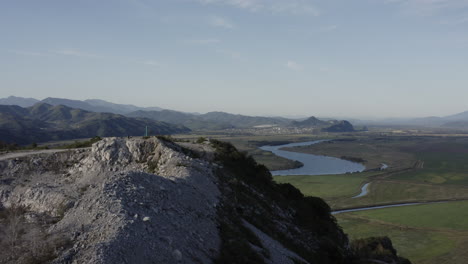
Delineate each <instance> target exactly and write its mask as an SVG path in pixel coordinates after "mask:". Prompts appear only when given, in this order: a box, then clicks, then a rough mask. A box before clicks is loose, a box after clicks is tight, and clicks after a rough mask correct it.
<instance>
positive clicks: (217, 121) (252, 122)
mask: <svg viewBox="0 0 468 264" xmlns="http://www.w3.org/2000/svg"><path fill="white" fill-rule="evenodd" d="M127 116H130V117H145V118H150V119H153V120H158V121H164V122H169V123H173V124H181V125H184V126H187V127H189V128H190V129H193V130H220V129H227V128H247V127H254V126H259V125H285V124H288V123H289V122H290V120H289V119H286V118H281V117H261V116H245V115H235V114H229V113H224V112H209V113H206V114H201V115H196V114H189V113H183V112H178V111H171V110H163V111H136V112H132V113H129V114H127Z"/></svg>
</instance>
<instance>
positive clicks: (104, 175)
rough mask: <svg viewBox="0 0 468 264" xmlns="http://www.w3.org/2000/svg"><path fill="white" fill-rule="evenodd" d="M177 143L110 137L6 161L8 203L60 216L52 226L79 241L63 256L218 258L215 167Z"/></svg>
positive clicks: (4, 201) (2, 194) (91, 259)
mask: <svg viewBox="0 0 468 264" xmlns="http://www.w3.org/2000/svg"><path fill="white" fill-rule="evenodd" d="M169 144H171V143H164V142H162V141H160V140H158V139H151V140H140V139H132V140H123V139H118V138H110V139H105V140H102V141H100V142H99V143H97V144H95V145H93V147H92V149H90V150H84V151H69V152H64V153H56V154H53V155H51V156H47V155H39V156H30V157H24V158H17V159H14V160H7V161H4V162H2V163H1V166H2V167H1V168H2V175H1V179H2V181H3V183H4V184H2V185H1V186H0V199H1V200H0V203H1V205H2V206H3V207H11V206H12V205H15V206H24V207H27V208H28V210H31V211H33V212H37V213H48V214H51V215H53V216H55V217H57V218H58V219H57V223H55V224H53V225H50V226H48V230H47V232H49V233H60V234H63V235H64V236H66V237H68V238H69V239H70V241H71V246H70V248H68V249H66V250H63V251H62V252H57V258H56V259H55V261H54V262H55V263H177V262H181V263H196V262H198V263H210V261H211V259H213V258H214V257H215V256H216V255H217V253H218V249H219V247H220V238H219V235H218V229H217V224H216V206H217V204H218V196H219V191H218V189H217V187H216V179H215V177H214V175H213V167H212V165H211V164H209V163H208V162H207V161H204V160H202V159H194V158H192V157H190V156H187V155H185V154H183V153H182V152H180V149H181V147H179V146H175V145H174V146H172V147H173V148H174V149H173V148H171V147H168V146H167V145H169ZM202 147H203V146H201V147H200V148H199V149H198V150H197V151H203V148H202ZM178 148H179V149H178ZM194 153H195V152H194ZM150 161H154V162H156V167H157V169H156V173H148V172H147V171H148V167H149V165H148V163H151V162H150ZM8 179H10V180H8ZM6 182H8V184H5V183H6ZM11 263H15V262H11Z"/></svg>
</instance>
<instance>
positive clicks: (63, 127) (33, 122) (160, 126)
mask: <svg viewBox="0 0 468 264" xmlns="http://www.w3.org/2000/svg"><path fill="white" fill-rule="evenodd" d="M146 127H148V130H149V132H150V134H152V135H154V134H174V133H187V132H189V131H190V129H188V128H186V127H184V126H181V125H174V124H169V123H165V122H159V121H154V120H149V119H143V118H130V117H126V116H123V115H118V114H112V113H96V112H89V111H85V110H82V109H78V108H70V107H68V106H64V105H57V106H53V105H49V104H46V103H37V104H35V105H34V106H31V107H28V108H22V107H20V106H14V105H13V106H11V105H0V139H1V140H2V141H4V142H8V143H17V144H29V143H32V142H43V141H50V140H66V139H75V138H88V137H94V136H104V137H109V136H142V135H144V133H145V129H146Z"/></svg>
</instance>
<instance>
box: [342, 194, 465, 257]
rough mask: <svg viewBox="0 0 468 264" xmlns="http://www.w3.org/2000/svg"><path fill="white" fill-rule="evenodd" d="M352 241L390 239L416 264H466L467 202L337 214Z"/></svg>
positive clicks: (401, 253) (400, 251)
mask: <svg viewBox="0 0 468 264" xmlns="http://www.w3.org/2000/svg"><path fill="white" fill-rule="evenodd" d="M337 219H338V223H339V224H340V225H341V226H342V227H343V228H344V230H345V231H346V232H347V233H348V234H349V236H350V238H351V239H356V238H362V237H369V236H382V235H386V236H388V237H390V238H391V239H392V241H393V243H394V245H395V246H396V248H397V249H398V252H399V253H400V255H402V256H405V257H408V258H410V259H411V260H412V261H413V263H415V264H418V263H420V264H436V263H437V264H438V263H466V259H467V257H468V254H467V253H466V248H465V246H466V245H467V243H468V221H466V219H468V202H466V201H464V202H449V203H440V204H428V205H417V206H408V207H395V208H387V209H379V210H372V211H361V212H353V213H343V214H339V215H337Z"/></svg>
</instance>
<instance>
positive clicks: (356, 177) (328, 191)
mask: <svg viewBox="0 0 468 264" xmlns="http://www.w3.org/2000/svg"><path fill="white" fill-rule="evenodd" d="M273 178H274V179H275V181H276V182H279V183H291V184H292V185H294V186H296V188H298V189H299V190H301V192H302V193H303V194H304V195H307V196H317V197H321V198H323V199H325V200H328V199H332V198H333V199H335V198H350V197H352V196H355V195H357V194H358V193H359V192H360V190H361V186H362V184H363V182H364V181H365V180H366V179H367V177H366V174H365V173H355V174H346V175H314V176H295V175H294V176H274V177H273Z"/></svg>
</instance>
